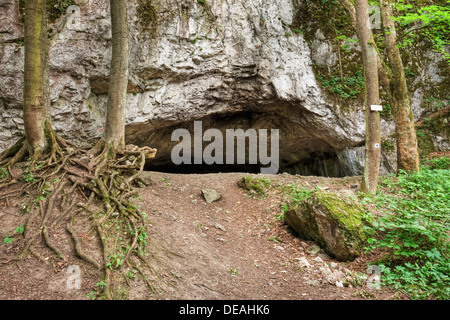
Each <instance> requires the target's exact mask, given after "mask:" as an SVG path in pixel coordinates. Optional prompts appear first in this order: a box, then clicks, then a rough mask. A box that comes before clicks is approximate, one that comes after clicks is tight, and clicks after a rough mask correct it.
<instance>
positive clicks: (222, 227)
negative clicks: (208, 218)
mask: <svg viewBox="0 0 450 320" xmlns="http://www.w3.org/2000/svg"><path fill="white" fill-rule="evenodd" d="M214 227H216V228H217V229H219V230H222V231H223V232H227V229H225V227H224V226H223V225H221V224H220V223H216V224H214Z"/></svg>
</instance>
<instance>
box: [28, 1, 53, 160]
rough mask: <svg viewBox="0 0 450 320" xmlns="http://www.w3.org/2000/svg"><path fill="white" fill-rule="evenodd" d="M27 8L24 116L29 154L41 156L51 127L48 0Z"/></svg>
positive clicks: (30, 4) (31, 4) (32, 156)
mask: <svg viewBox="0 0 450 320" xmlns="http://www.w3.org/2000/svg"><path fill="white" fill-rule="evenodd" d="M25 10H26V11H25V13H26V21H25V31H24V40H25V61H24V90H23V118H24V125H25V136H26V146H27V149H28V152H29V155H30V157H31V158H38V157H40V155H41V154H42V153H43V152H44V151H45V149H46V148H47V147H48V139H47V138H46V136H47V130H48V129H50V128H51V122H50V121H51V119H50V94H49V80H48V79H49V72H48V38H47V9H46V1H44V0H28V1H26V8H25Z"/></svg>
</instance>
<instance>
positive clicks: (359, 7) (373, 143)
mask: <svg viewBox="0 0 450 320" xmlns="http://www.w3.org/2000/svg"><path fill="white" fill-rule="evenodd" d="M355 8H356V24H357V27H358V35H359V41H360V44H361V49H362V55H363V60H364V76H365V82H366V99H365V100H366V101H365V107H366V156H365V160H366V161H365V166H364V177H363V183H362V186H361V189H362V191H363V192H365V193H370V194H375V193H376V192H377V186H378V176H379V170H380V160H381V143H380V142H381V131H380V113H379V112H374V111H371V105H378V104H379V103H380V92H379V90H380V88H379V81H378V53H377V50H376V47H375V42H374V38H373V34H372V30H371V29H370V21H369V4H368V1H367V0H356V1H355Z"/></svg>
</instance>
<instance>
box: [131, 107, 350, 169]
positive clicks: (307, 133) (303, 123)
mask: <svg viewBox="0 0 450 320" xmlns="http://www.w3.org/2000/svg"><path fill="white" fill-rule="evenodd" d="M283 110H284V111H285V113H286V112H287V111H286V110H287V109H283V108H280V109H277V112H272V113H271V112H267V111H265V112H263V113H262V112H261V113H257V112H245V111H241V112H238V113H234V114H230V115H227V116H226V115H220V116H214V115H211V116H207V117H204V118H201V119H198V120H195V121H187V122H181V123H175V124H172V123H171V124H167V123H163V124H158V123H155V124H154V125H153V126H149V125H148V124H145V125H143V127H140V126H139V125H136V126H135V127H129V128H128V136H129V140H133V141H135V143H136V144H138V145H140V146H145V145H147V146H151V147H152V148H156V149H157V150H158V152H157V154H156V158H155V159H152V160H150V161H149V162H148V164H147V165H146V167H145V169H146V170H148V171H159V172H165V173H177V174H208V173H219V172H224V173H225V172H226V173H230V172H243V173H244V172H245V173H256V174H257V173H261V169H262V168H266V169H270V170H266V171H265V172H266V173H268V171H270V172H271V173H272V174H274V173H278V174H280V173H285V172H287V173H290V174H297V175H303V176H324V177H344V176H349V175H353V174H352V172H349V170H347V168H348V164H347V162H348V161H347V160H348V159H345V158H341V157H340V153H339V151H340V150H341V149H343V148H342V146H341V145H339V143H340V142H339V141H336V140H335V137H334V136H333V135H330V136H329V135H326V134H324V133H323V130H324V129H321V128H320V127H319V126H318V125H317V123H315V122H314V121H313V120H312V119H310V118H309V114H308V113H302V112H299V111H298V110H297V112H295V113H293V112H290V113H288V115H286V114H280V112H282V111H283ZM292 114H295V118H294V119H293V117H292ZM294 120H295V121H294ZM146 129H150V130H148V131H146ZM239 130H240V132H241V133H240V135H239V137H238V136H237V135H236V136H234V135H233V138H232V139H231V140H230V139H229V137H231V135H228V133H229V132H230V131H233V134H237V132H239ZM273 131H276V132H277V134H276V135H275V136H272V133H273ZM208 133H210V135H209V136H208ZM261 137H264V138H267V140H266V139H263V140H261ZM274 137H275V138H276V140H273V138H274ZM230 141H233V143H232V147H230V148H228V146H229V143H230ZM261 141H263V143H262V144H261ZM273 141H275V145H276V147H274V148H272V145H273V143H272V142H273ZM216 144H217V145H216ZM212 145H214V147H213V148H211V146H212ZM337 146H339V149H338V147H337ZM241 148H244V149H245V152H244V151H243V149H241ZM211 150H214V152H213V151H211ZM232 150H234V152H233V155H231V153H232ZM239 150H241V151H240V152H239ZM275 150H276V152H275V153H274V151H275ZM207 151H208V152H207ZM202 152H203V153H202ZM185 154H187V157H186V158H184V156H185ZM205 154H206V156H208V155H209V156H210V158H209V159H211V158H214V159H220V161H209V162H208V161H204V160H205ZM216 154H217V158H216ZM243 154H244V155H245V156H244V157H245V161H242V160H243V158H242V155H243ZM255 154H257V156H255ZM272 154H276V155H278V156H272ZM238 155H240V156H241V158H240V161H238V159H237V157H238ZM228 156H230V157H234V159H235V160H234V161H228V160H229V159H228ZM174 157H175V158H178V161H177V160H176V159H175V160H174ZM194 158H196V159H202V161H194ZM249 158H251V159H253V160H251V159H249ZM255 159H256V160H255ZM181 160H182V161H181ZM193 163H201V164H193ZM210 163H213V164H210ZM214 163H215V164H214ZM217 163H224V164H220V165H219V164H217ZM240 163H244V164H240ZM252 163H257V164H252ZM274 163H276V164H277V165H276V166H273V164H274ZM273 167H275V168H274V170H272V169H273Z"/></svg>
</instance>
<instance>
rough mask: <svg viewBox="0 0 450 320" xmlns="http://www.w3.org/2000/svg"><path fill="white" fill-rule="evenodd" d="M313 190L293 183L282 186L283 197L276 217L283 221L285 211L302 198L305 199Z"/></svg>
mask: <svg viewBox="0 0 450 320" xmlns="http://www.w3.org/2000/svg"><path fill="white" fill-rule="evenodd" d="M313 192H314V190H309V189H307V188H304V187H300V186H298V185H296V184H295V183H293V184H291V185H289V186H286V187H284V193H285V195H286V196H285V199H284V202H283V204H282V205H281V214H280V215H277V219H278V220H279V221H284V219H285V215H286V212H287V211H289V210H290V209H291V208H294V207H296V206H297V205H299V204H300V203H302V202H303V201H304V200H306V199H307V198H308V197H309V196H310V195H311V194H312V193H313Z"/></svg>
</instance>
